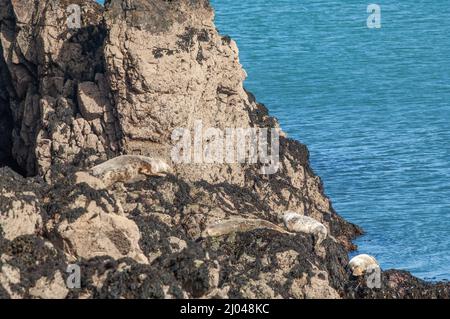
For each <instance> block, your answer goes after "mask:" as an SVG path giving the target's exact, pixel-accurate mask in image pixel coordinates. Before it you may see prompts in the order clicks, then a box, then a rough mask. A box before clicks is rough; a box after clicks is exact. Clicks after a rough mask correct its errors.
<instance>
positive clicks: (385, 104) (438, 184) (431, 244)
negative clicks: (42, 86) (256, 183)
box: [212, 0, 450, 280]
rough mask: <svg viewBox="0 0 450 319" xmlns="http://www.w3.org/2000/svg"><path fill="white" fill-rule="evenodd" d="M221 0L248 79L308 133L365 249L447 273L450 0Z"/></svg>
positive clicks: (383, 258)
mask: <svg viewBox="0 0 450 319" xmlns="http://www.w3.org/2000/svg"><path fill="white" fill-rule="evenodd" d="M374 2H375V3H377V4H379V5H380V6H381V19H382V20H381V23H382V25H381V29H369V28H367V25H366V20H367V17H368V15H369V14H368V13H366V10H367V5H368V4H369V3H371V2H367V3H366V2H363V1H354V0H346V1H326V0H314V1H313V0H310V1H301V0H277V1H274V0H272V1H269V0H252V1H243V0H212V3H213V5H214V7H215V9H216V24H217V26H218V28H219V29H220V31H221V33H223V34H229V35H231V36H232V37H233V38H234V39H235V40H236V41H237V43H238V46H239V48H240V57H241V63H242V64H243V65H244V67H245V69H246V70H247V73H248V74H249V77H248V79H247V81H246V87H247V88H248V89H249V90H250V91H252V92H253V93H254V94H255V95H256V97H257V99H258V100H259V101H260V102H262V103H264V104H266V106H267V107H268V108H269V110H270V112H271V114H272V115H274V116H276V117H277V118H278V119H279V120H280V123H281V125H282V127H283V129H284V130H285V131H286V132H287V133H288V134H289V136H290V137H293V138H295V139H299V140H300V141H302V142H303V143H305V144H307V145H308V147H309V149H310V151H311V161H312V165H313V168H314V169H315V171H316V173H317V174H318V175H320V176H321V177H322V179H323V181H324V184H325V190H326V193H327V194H328V195H329V196H330V198H331V199H332V200H333V203H334V207H335V208H336V210H337V212H338V213H339V214H341V215H342V216H344V217H345V218H346V219H348V220H350V221H352V222H354V223H356V224H358V225H360V226H362V227H363V228H364V230H365V231H366V233H367V234H366V235H365V236H363V237H361V238H359V239H358V240H357V241H356V243H357V244H358V245H359V252H358V253H368V254H372V255H374V256H375V257H376V258H377V259H378V260H379V262H380V263H381V266H382V268H383V269H389V268H398V269H405V270H409V271H411V272H412V273H413V274H415V275H417V276H419V277H421V278H425V279H429V280H442V279H447V280H449V279H450V236H449V233H450V124H449V121H450V1H447V0H442V1H436V0H420V1H414V2H412V1H409V2H405V1H397V0H391V1H376V0H374Z"/></svg>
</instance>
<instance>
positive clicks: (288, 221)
mask: <svg viewBox="0 0 450 319" xmlns="http://www.w3.org/2000/svg"><path fill="white" fill-rule="evenodd" d="M283 221H284V225H285V226H286V228H287V229H288V230H289V231H292V232H297V233H305V234H311V235H314V238H315V241H316V242H315V245H316V247H318V246H319V245H320V244H321V243H322V242H323V241H324V240H325V238H327V236H328V230H327V228H326V227H325V225H323V224H321V223H320V222H318V221H317V220H315V219H314V218H311V217H308V216H304V215H300V214H297V213H294V212H286V213H284V215H283Z"/></svg>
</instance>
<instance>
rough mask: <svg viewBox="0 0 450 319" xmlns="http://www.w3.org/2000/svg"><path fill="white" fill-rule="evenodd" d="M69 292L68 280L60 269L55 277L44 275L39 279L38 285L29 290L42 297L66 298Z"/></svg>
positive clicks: (31, 293)
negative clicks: (65, 279) (66, 280)
mask: <svg viewBox="0 0 450 319" xmlns="http://www.w3.org/2000/svg"><path fill="white" fill-rule="evenodd" d="M68 293H69V289H67V286H66V282H65V281H64V278H63V276H62V274H61V272H60V271H57V272H56V273H55V274H54V276H53V278H51V279H49V278H47V277H42V278H40V279H38V281H37V282H36V285H35V286H34V287H32V288H30V290H29V294H30V295H31V296H33V297H35V298H40V299H64V298H66V296H67V294H68Z"/></svg>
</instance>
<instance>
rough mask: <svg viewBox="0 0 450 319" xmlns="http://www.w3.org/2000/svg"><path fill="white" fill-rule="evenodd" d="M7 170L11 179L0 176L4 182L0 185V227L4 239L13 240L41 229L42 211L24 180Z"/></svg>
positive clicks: (36, 197)
mask: <svg viewBox="0 0 450 319" xmlns="http://www.w3.org/2000/svg"><path fill="white" fill-rule="evenodd" d="M8 172H9V174H11V175H9V176H10V178H11V179H8V178H9V176H0V178H3V179H4V180H3V181H2V182H4V183H5V184H6V185H5V187H1V186H0V229H2V231H3V235H4V237H5V238H6V239H8V240H13V239H15V238H16V237H19V236H22V235H34V234H36V233H38V232H39V231H40V230H42V228H43V216H44V211H43V210H42V207H41V204H40V202H39V198H38V196H37V195H36V194H35V193H34V192H33V191H31V190H29V189H30V187H29V186H26V182H25V180H24V179H23V178H22V177H20V176H18V175H17V174H15V173H13V172H12V171H9V170H8ZM8 181H9V182H10V184H8ZM14 183H17V184H16V185H14ZM24 188H25V189H24Z"/></svg>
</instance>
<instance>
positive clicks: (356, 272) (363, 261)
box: [348, 254, 380, 277]
mask: <svg viewBox="0 0 450 319" xmlns="http://www.w3.org/2000/svg"><path fill="white" fill-rule="evenodd" d="M348 266H349V267H350V270H351V271H352V274H353V276H357V277H359V276H362V275H364V273H365V272H366V271H367V270H369V269H373V268H375V267H380V265H379V264H378V262H377V260H376V259H375V257H372V256H369V255H366V254H362V255H358V256H355V257H353V258H352V259H351V260H350V262H349V263H348Z"/></svg>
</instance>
